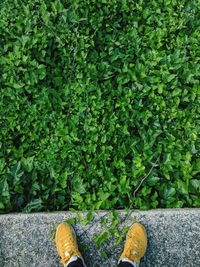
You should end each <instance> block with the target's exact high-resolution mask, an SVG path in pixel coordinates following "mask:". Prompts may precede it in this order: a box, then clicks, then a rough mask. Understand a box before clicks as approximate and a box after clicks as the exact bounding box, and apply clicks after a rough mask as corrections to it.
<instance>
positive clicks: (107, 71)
mask: <svg viewBox="0 0 200 267" xmlns="http://www.w3.org/2000/svg"><path fill="white" fill-rule="evenodd" d="M199 14H200V13H199V5H198V1H195V0H187V1H186V0H183V1H179V0H166V1H161V0H146V1H145V0H137V1H132V0H112V1H106V0H90V1H89V0H87V1H77V0H68V1H65V0H53V1H47V0H30V1H25V0H24V1H22V0H2V1H1V4H0V34H1V39H0V44H1V46H0V54H1V57H0V66H1V68H0V85H1V94H0V115H1V117H0V209H1V211H2V212H8V211H20V210H23V211H28V212H29V211H34V210H60V209H69V208H75V209H80V210H84V209H113V208H130V207H131V208H139V209H149V208H157V207H199V206H200V200H199V193H200V179H199V174H200V158H199V142H198V133H199V131H200V129H199V128H200V127H199V126H200V116H199V115H200V105H199V104H200V90H199V89H200V85H199V73H200V64H199V59H200V48H199V34H200V33H199V29H200V28H199V27H200V23H199V22H200V18H199Z"/></svg>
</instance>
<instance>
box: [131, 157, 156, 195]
mask: <svg viewBox="0 0 200 267" xmlns="http://www.w3.org/2000/svg"><path fill="white" fill-rule="evenodd" d="M159 159H160V155H159V156H158V157H157V159H156V161H155V163H153V164H152V167H151V169H150V170H149V172H148V173H147V175H146V176H144V177H143V178H142V180H141V181H140V183H139V185H138V186H137V188H136V189H135V191H134V192H133V198H134V199H135V195H136V193H137V191H138V190H139V189H140V187H141V185H142V184H143V182H144V181H145V180H146V179H147V177H148V176H149V175H150V174H151V172H152V170H153V168H154V167H155V166H156V163H157V162H158V160H159Z"/></svg>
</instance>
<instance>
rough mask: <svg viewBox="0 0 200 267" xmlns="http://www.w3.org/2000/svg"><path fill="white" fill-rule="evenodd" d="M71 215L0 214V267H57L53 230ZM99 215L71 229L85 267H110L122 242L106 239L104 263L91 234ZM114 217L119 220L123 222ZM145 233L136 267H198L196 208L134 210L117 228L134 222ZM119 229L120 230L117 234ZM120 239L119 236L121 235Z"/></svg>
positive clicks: (97, 226)
mask: <svg viewBox="0 0 200 267" xmlns="http://www.w3.org/2000/svg"><path fill="white" fill-rule="evenodd" d="M75 216H76V214H74V213H71V212H56V213H35V214H9V215H0V267H36V266H37V267H58V266H61V265H60V264H59V257H58V256H57V253H56V249H55V244H54V239H53V238H52V237H51V233H52V231H54V229H55V227H56V226H57V225H58V224H59V223H60V222H62V221H63V220H67V219H69V218H73V217H75ZM102 216H104V218H106V216H105V212H103V211H99V212H96V214H95V219H94V221H93V222H92V224H91V225H89V226H88V225H82V224H75V225H74V228H75V230H76V232H77V235H78V241H79V244H80V246H81V249H82V253H83V255H84V258H85V261H86V263H87V266H88V267H97V266H101V267H111V266H116V262H117V260H118V258H119V256H120V253H121V250H122V246H123V242H121V244H120V245H117V244H116V243H115V241H114V242H112V240H110V241H109V242H107V244H106V245H105V247H104V248H103V249H104V250H105V251H106V252H107V255H108V256H109V258H108V259H104V258H103V257H102V255H101V254H102V253H101V251H102V248H101V249H99V250H97V248H96V247H95V244H94V242H93V235H94V234H95V233H100V232H101V231H102V229H101V225H100V220H99V219H100V217H102ZM126 216H127V215H126V213H125V212H124V211H121V212H120V220H121V221H123V220H124V219H125V218H126ZM134 218H135V219H136V220H138V221H140V222H141V223H143V224H144V225H145V227H146V229H147V233H148V249H147V253H146V255H145V257H144V258H143V260H142V264H141V266H142V267H144V266H145V267H161V266H162V267H167V266H168V267H169V266H172V267H179V266H180V267H193V266H195V267H200V209H173V210H166V209H165V210H151V211H134V212H132V218H131V217H129V218H127V219H126V220H125V221H124V222H123V223H122V224H121V225H120V226H121V228H120V229H121V230H122V228H124V227H129V226H130V225H131V224H132V222H133V221H134V220H135V219H134ZM121 230H120V231H121ZM122 235H123V237H125V234H122Z"/></svg>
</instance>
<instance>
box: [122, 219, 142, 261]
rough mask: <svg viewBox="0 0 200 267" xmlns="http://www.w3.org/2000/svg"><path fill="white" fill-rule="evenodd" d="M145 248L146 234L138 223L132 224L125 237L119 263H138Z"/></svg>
mask: <svg viewBox="0 0 200 267" xmlns="http://www.w3.org/2000/svg"><path fill="white" fill-rule="evenodd" d="M146 248H147V234H146V230H145V228H144V226H143V225H142V224H140V223H134V224H133V225H132V226H131V227H130V229H129V231H128V233H127V236H126V241H125V245H124V250H123V253H122V255H121V257H120V260H119V261H121V260H122V261H123V260H128V261H131V262H135V263H137V264H139V263H140V260H141V258H142V257H143V256H144V254H145V252H146Z"/></svg>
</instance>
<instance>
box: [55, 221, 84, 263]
mask: <svg viewBox="0 0 200 267" xmlns="http://www.w3.org/2000/svg"><path fill="white" fill-rule="evenodd" d="M55 239H56V240H55V241H56V247H57V251H58V254H59V256H60V257H61V261H60V262H61V263H62V264H64V265H65V266H67V265H68V263H70V262H72V261H77V260H79V261H80V259H81V260H82V262H83V266H84V261H83V258H82V255H81V253H80V251H79V249H78V244H77V240H76V234H75V232H74V229H73V228H72V226H71V225H69V224H68V223H61V224H59V225H58V227H57V230H56V238H55Z"/></svg>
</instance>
